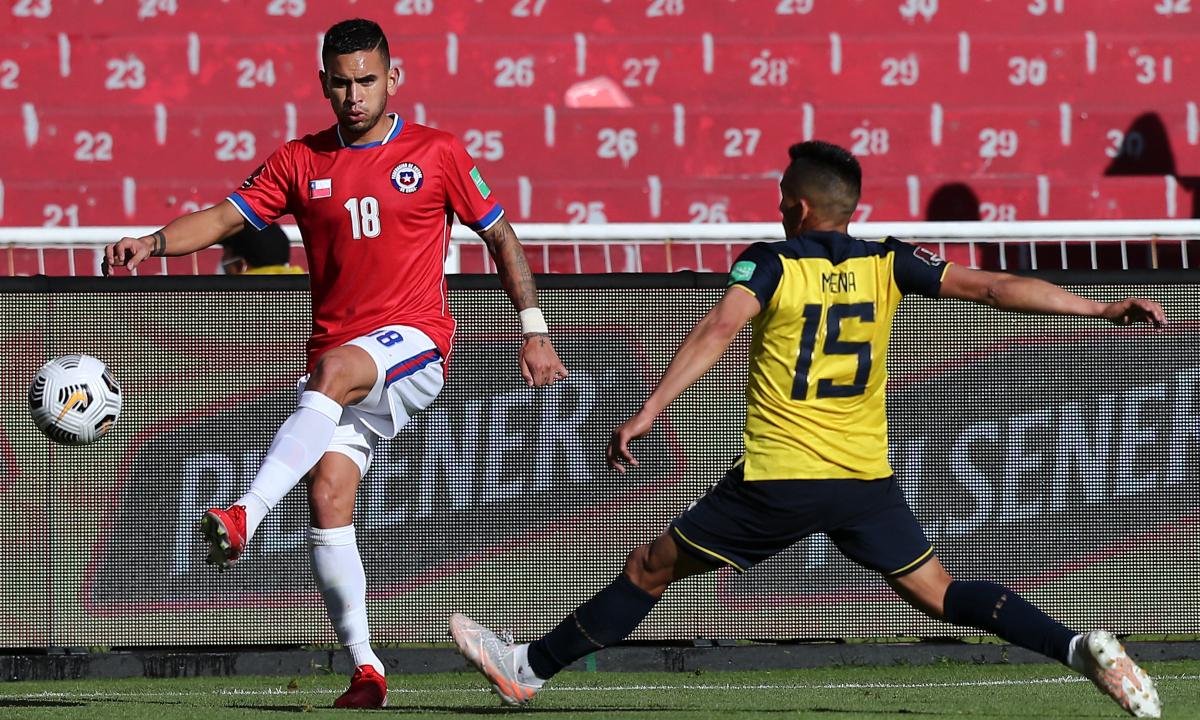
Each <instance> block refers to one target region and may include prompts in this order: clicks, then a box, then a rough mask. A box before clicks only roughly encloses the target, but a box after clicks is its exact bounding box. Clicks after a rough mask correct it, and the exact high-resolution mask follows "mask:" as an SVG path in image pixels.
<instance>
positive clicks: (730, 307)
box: [606, 286, 760, 472]
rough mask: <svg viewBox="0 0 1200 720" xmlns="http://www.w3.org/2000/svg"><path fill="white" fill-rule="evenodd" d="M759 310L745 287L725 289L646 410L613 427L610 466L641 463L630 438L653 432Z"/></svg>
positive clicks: (684, 345)
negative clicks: (663, 415)
mask: <svg viewBox="0 0 1200 720" xmlns="http://www.w3.org/2000/svg"><path fill="white" fill-rule="evenodd" d="M759 309H760V306H759V302H758V298H756V297H754V295H753V294H751V293H749V292H747V291H746V289H745V288H743V287H739V286H735V287H731V288H729V289H728V290H726V291H725V296H724V297H722V298H721V300H720V301H719V302H718V303H717V304H716V305H714V306H713V309H712V310H709V311H708V314H706V315H705V316H704V317H703V318H701V320H700V322H698V323H696V327H694V328H692V331H691V332H689V333H688V335H687V337H686V338H684V339H683V342H682V343H681V344H680V345H679V349H678V350H676V351H675V357H673V358H671V364H670V365H668V366H667V371H666V373H664V374H663V377H662V380H660V381H659V383H658V387H656V388H654V391H653V392H652V393H650V397H648V398H646V402H645V403H644V404H643V405H642V409H641V410H638V412H637V414H636V415H634V416H633V417H631V418H629V419H628V420H626V421H625V422H624V423H623V424H621V425H620V426H619V427H618V428H617V429H616V430H613V433H612V437H611V438H610V439H609V441H608V449H607V452H606V454H607V456H608V464H609V466H610V467H612V468H613V469H614V470H616V471H618V472H625V469H626V468H625V466H624V465H622V463H628V464H629V465H631V466H637V464H638V461H637V458H635V457H634V456H633V454H632V453H631V452H630V450H629V443H630V441H632V440H635V439H637V438H639V437H641V436H643V435H645V434H646V433H648V432H650V428H651V427H653V425H654V420H655V419H656V418H657V417H658V416H659V414H660V413H662V411H663V410H665V409H666V408H667V406H668V405H670V404H671V403H672V402H674V401H675V398H677V397H679V396H680V395H681V394H682V393H683V391H684V390H686V389H688V388H689V387H691V385H692V383H694V382H696V381H697V380H699V379H700V378H701V377H703V375H704V374H705V373H706V372H708V371H709V369H710V368H711V367H712V366H713V365H715V364H716V363H717V361H718V360H720V359H721V356H722V355H724V354H725V351H726V350H727V349H728V348H729V344H730V343H731V342H733V339H734V338H735V337H737V334H738V332H740V331H741V329H742V328H743V327H745V326H746V323H747V322H749V321H750V318H752V317H754V316H755V315H757V314H758V312H759Z"/></svg>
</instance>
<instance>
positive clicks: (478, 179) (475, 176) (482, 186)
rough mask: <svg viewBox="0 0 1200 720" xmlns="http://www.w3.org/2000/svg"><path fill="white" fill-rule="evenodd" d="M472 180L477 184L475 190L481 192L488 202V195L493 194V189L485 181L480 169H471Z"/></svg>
mask: <svg viewBox="0 0 1200 720" xmlns="http://www.w3.org/2000/svg"><path fill="white" fill-rule="evenodd" d="M471 180H473V181H474V182H475V188H476V189H477V190H479V194H480V195H482V196H483V199H484V200H487V197H488V195H491V194H492V189H491V188H490V187H488V184H487V183H485V182H484V181H483V176H482V175H480V174H479V168H471Z"/></svg>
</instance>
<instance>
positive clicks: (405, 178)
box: [392, 162, 425, 194]
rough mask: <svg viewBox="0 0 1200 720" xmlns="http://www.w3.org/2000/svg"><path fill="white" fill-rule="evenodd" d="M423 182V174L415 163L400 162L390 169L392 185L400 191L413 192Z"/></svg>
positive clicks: (418, 188) (419, 187)
mask: <svg viewBox="0 0 1200 720" xmlns="http://www.w3.org/2000/svg"><path fill="white" fill-rule="evenodd" d="M424 182H425V174H424V173H422V172H421V168H419V167H417V165H416V164H415V163H410V162H402V163H400V164H399V165H397V166H396V167H395V168H393V169H392V187H394V188H396V189H397V190H399V191H400V192H402V193H405V194H410V193H415V192H416V191H418V190H420V189H421V185H422V184H424Z"/></svg>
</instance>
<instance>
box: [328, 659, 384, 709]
mask: <svg viewBox="0 0 1200 720" xmlns="http://www.w3.org/2000/svg"><path fill="white" fill-rule="evenodd" d="M333 706H334V707H335V708H365V709H368V710H378V709H379V708H383V707H387V678H385V677H384V676H382V675H380V674H379V673H378V672H377V671H376V670H375V668H374V667H373V666H371V665H359V666H358V667H357V668H355V669H354V675H353V677H351V678H350V689H349V690H347V691H346V692H344V693H342V694H341V696H340V697H338V699H337V700H334V701H333Z"/></svg>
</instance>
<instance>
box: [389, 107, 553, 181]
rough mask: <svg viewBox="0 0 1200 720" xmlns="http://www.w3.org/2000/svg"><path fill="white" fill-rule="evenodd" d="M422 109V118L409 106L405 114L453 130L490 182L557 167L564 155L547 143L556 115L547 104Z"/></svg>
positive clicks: (551, 170)
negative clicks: (486, 109) (481, 109)
mask: <svg viewBox="0 0 1200 720" xmlns="http://www.w3.org/2000/svg"><path fill="white" fill-rule="evenodd" d="M397 110H398V111H400V110H401V108H397ZM422 112H423V113H424V117H423V118H418V117H415V113H414V112H412V111H410V110H407V109H405V110H403V112H402V114H403V116H404V117H405V119H406V120H408V121H415V122H423V124H425V125H431V126H433V127H436V128H440V129H442V130H446V131H447V132H451V133H454V134H455V135H456V136H457V137H458V139H459V140H461V141H462V143H463V145H464V146H465V147H466V148H467V152H469V153H470V154H471V157H473V158H475V160H476V162H478V163H479V169H480V171H481V172H482V173H483V175H484V177H485V178H487V179H488V181H489V182H491V179H492V178H493V177H499V176H508V177H514V176H519V175H530V174H538V173H553V172H556V171H557V170H558V167H556V166H557V165H558V164H559V163H558V162H557V159H558V158H559V157H561V156H560V155H559V154H558V153H556V152H555V151H554V150H553V149H552V148H550V147H549V146H548V145H547V142H548V138H547V132H546V128H547V122H548V120H549V121H550V122H553V120H552V118H554V117H555V116H556V113H555V112H554V110H553V109H551V110H550V113H551V115H550V118H548V117H547V110H546V108H545V107H532V108H526V107H520V106H518V107H512V108H509V107H499V108H496V109H495V110H493V111H490V112H487V113H480V112H478V111H476V110H474V109H470V108H459V107H454V106H451V107H441V106H430V107H428V108H424V109H423V110H422Z"/></svg>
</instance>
